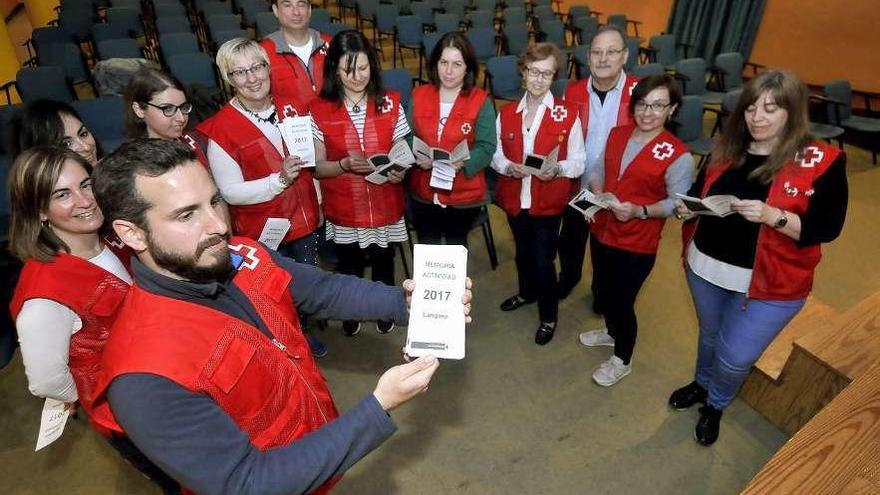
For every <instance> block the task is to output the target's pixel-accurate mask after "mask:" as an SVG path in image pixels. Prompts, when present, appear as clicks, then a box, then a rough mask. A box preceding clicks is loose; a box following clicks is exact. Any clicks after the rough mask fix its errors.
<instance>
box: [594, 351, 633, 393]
mask: <svg viewBox="0 0 880 495" xmlns="http://www.w3.org/2000/svg"><path fill="white" fill-rule="evenodd" d="M631 372H632V364H623V360H622V359H620V358H619V357H617V356H611V358H610V359H608V361H605V362H604V363H602V364H600V365H599V367H598V368H596V371H594V372H593V381H594V382H596V383H597V384H599V385H601V386H603V387H610V386H612V385H614V384H615V383H617V382H619V381H620V379H621V378H623V377H625V376H626V375H628V374H630V373H631Z"/></svg>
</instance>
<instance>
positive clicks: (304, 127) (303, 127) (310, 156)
mask: <svg viewBox="0 0 880 495" xmlns="http://www.w3.org/2000/svg"><path fill="white" fill-rule="evenodd" d="M278 129H279V130H280V131H281V139H282V140H283V141H284V144H285V145H286V146H287V152H288V153H289V154H290V155H291V156H298V157H300V159H301V160H302V161H303V164H302V166H303V167H314V166H315V141H314V137H313V134H312V116H311V115H306V116H304V117H287V118H286V119H284V120H282V121H281V123H280V124H278Z"/></svg>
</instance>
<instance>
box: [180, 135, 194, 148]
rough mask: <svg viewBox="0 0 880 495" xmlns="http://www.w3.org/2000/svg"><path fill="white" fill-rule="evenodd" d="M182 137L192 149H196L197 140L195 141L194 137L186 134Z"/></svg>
mask: <svg viewBox="0 0 880 495" xmlns="http://www.w3.org/2000/svg"><path fill="white" fill-rule="evenodd" d="M180 137H182V138H183V140H184V141H186V144H188V145H189V147H190V148H192V149H196V140H195V139H193V138H192V136H190V135H189V134H184V135H183V136H180Z"/></svg>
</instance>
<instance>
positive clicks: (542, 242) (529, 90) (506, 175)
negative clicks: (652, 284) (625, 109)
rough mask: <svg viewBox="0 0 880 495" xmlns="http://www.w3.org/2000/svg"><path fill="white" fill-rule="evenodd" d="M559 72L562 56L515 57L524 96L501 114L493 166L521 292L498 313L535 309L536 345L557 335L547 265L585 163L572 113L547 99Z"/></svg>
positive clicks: (535, 48)
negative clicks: (535, 164) (531, 164)
mask: <svg viewBox="0 0 880 495" xmlns="http://www.w3.org/2000/svg"><path fill="white" fill-rule="evenodd" d="M562 68H564V65H563V64H562V55H561V53H560V51H559V48H557V47H556V45H554V44H552V43H537V44H535V45H532V46H530V47H529V48H528V49H527V50H526V51H525V52H524V53H523V54H522V55H521V56H520V57H519V70H520V73H521V74H522V78H523V86H525V88H526V92H525V94H524V95H523V97H522V99H521V100H519V102H517V103H510V104H508V105H506V106H504V107H503V108H502V109H501V111H500V112H499V114H498V119H497V122H496V124H495V127H496V134H497V136H498V145H497V150H496V151H495V155H494V156H493V158H492V168H494V169H495V170H496V171H497V172H498V173H499V175H500V176H499V178H498V191H497V197H496V201H497V203H498V206H500V207H501V209H503V210H504V212H505V213H507V219H508V222H509V224H510V230H511V231H512V232H513V240H514V242H515V243H516V271H517V277H518V278H519V291H518V292H517V293H516V295H514V296H512V297H509V298H508V299H506V300H505V301H504V302H503V303H501V310H502V311H513V310H515V309H517V308H519V307H520V306H522V305H524V304H528V303H532V302H535V301H538V314H539V319H540V324H539V325H538V330H537V332H536V333H535V343H536V344H538V345H544V344H546V343H548V342H550V340H551V339H552V338H553V332H554V331H555V330H556V319H557V313H558V309H559V299H558V296H557V294H556V268H555V267H554V265H553V259H554V258H555V257H556V251H557V249H558V246H559V223H560V221H561V218H562V212H563V211H564V210H565V207H566V205H567V204H568V199H569V196H570V194H569V193H570V191H571V188H572V182H573V180H574V179H576V178H577V177H580V175H581V173H583V170H584V159H585V158H586V154H585V153H584V140H583V134H582V132H581V123H580V119H579V118H578V111H577V107H576V106H575V105H573V104H571V103H568V102H566V101H564V100H562V99H559V98H555V97H554V96H553V95H552V94H551V93H550V86H551V85H552V83H553V79H554V78H555V77H556V74H558V73H559V70H560V69H562ZM553 154H556V155H557V160H558V161H557V162H556V163H555V164H554V163H552V160H547V161H546V162H545V163H544V166H543V167H542V168H541V169H540V170H537V169H534V168H527V167H526V166H525V165H524V163H525V162H526V157H527V156H528V155H532V156H543V157H548V155H553Z"/></svg>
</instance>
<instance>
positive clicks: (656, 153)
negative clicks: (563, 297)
mask: <svg viewBox="0 0 880 495" xmlns="http://www.w3.org/2000/svg"><path fill="white" fill-rule="evenodd" d="M680 103H681V90H680V89H679V87H678V83H677V82H676V81H675V79H674V78H673V77H672V76H670V75H663V76H651V77H647V78H645V79H642V81H640V82H639V84H638V85H636V87H635V89H633V93H632V98H631V99H630V103H629V111H630V113H631V114H632V116H633V120H634V121H635V125H627V126H620V127H615V128H614V129H612V130H611V133H610V134H609V135H608V143H607V144H606V145H605V151H604V155H603V157H602V159H601V160H599V162H598V163H599V164H600V166H599V167H596V168H595V169H592V168H591V169H590V170H587V172H586V173H587V174H588V181H589V183H590V184H591V185H592V187H593V188H596V190H594V191H593V192H594V193H597V194H598V193H606V196H607V197H610V195H613V199H612V200H611V206H610V207H609V208H608V209H606V210H601V211H599V212H597V213H596V215H595V217H593V220H592V221H593V224H592V226H591V229H590V231H591V233H592V234H593V235H592V236H591V237H590V256H591V258H592V263H593V287H594V290H595V291H596V292H597V293H596V297H597V298H600V299H601V300H602V301H603V306H604V309H605V327H606V328H602V329H599V330H592V331H589V332H583V333H581V334H580V342H581V344H583V345H585V346H589V347H594V346H608V347H613V348H614V353H613V354H612V355H611V357H610V358H609V359H608V360H607V361H605V362H603V363H602V364H601V365H599V367H598V368H596V370H595V371H594V372H593V381H595V382H596V383H597V384H599V385H601V386H603V387H610V386H611V385H614V384H615V383H617V382H618V381H620V379H621V378H623V377H625V376H626V375H628V374H629V373H630V372H631V371H632V363H631V361H632V355H633V350H634V349H635V345H636V332H637V330H638V322H637V321H636V314H635V309H634V306H635V302H636V296H637V295H638V293H639V290H641V288H642V284H643V283H644V282H645V279H647V278H648V274H650V273H651V269H652V268H653V267H654V260H655V259H656V257H657V247H658V245H659V243H660V233H661V231H662V230H663V225H664V223H665V222H666V217H668V216H670V215H672V213H673V210H674V207H675V200H676V194H679V193H680V194H684V193H685V192H687V190H688V188H689V187H690V184H691V178H692V174H693V167H694V159H693V157H692V156H691V154H690V152H689V150H688V148H687V146H685V145H684V143H682V142H681V141H680V140H679V139H678V138H676V137H675V136H674V135H673V134H672V133H671V132H669V131H668V130H666V129H665V127H664V126H665V124H666V122H667V121H668V120H669V118H670V117H671V116H672V114H673V113H674V112H675V110H676V109H677V108H678V105H679V104H680Z"/></svg>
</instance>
